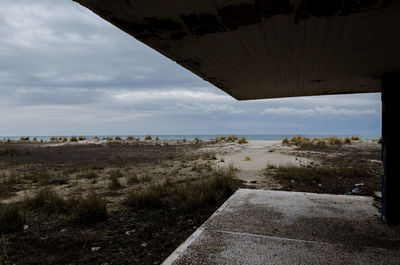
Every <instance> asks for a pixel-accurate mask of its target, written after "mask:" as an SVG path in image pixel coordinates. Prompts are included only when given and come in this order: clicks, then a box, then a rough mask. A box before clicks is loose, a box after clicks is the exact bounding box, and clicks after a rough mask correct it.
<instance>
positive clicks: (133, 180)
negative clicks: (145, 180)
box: [127, 174, 140, 184]
mask: <svg viewBox="0 0 400 265" xmlns="http://www.w3.org/2000/svg"><path fill="white" fill-rule="evenodd" d="M139 182H140V180H139V178H138V177H137V176H136V175H135V174H133V175H131V176H129V177H128V180H127V183H128V184H136V183H139Z"/></svg>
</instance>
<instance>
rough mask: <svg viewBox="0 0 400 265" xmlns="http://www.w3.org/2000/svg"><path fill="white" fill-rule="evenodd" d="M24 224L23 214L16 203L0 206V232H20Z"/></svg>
mask: <svg viewBox="0 0 400 265" xmlns="http://www.w3.org/2000/svg"><path fill="white" fill-rule="evenodd" d="M24 223H25V212H24V210H23V209H22V207H21V205H19V204H17V203H9V204H0V232H2V233H7V232H13V231H18V230H21V229H22V227H23V225H24Z"/></svg>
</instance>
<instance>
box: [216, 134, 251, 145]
mask: <svg viewBox="0 0 400 265" xmlns="http://www.w3.org/2000/svg"><path fill="white" fill-rule="evenodd" d="M215 141H216V142H217V143H222V142H226V143H234V142H237V143H239V144H247V143H248V142H247V140H246V138H245V137H242V138H240V139H239V138H238V137H237V136H235V135H230V136H220V137H217V138H215Z"/></svg>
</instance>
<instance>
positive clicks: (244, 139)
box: [238, 137, 249, 144]
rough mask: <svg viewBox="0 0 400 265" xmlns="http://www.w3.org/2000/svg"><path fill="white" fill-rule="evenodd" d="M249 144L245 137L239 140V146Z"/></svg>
mask: <svg viewBox="0 0 400 265" xmlns="http://www.w3.org/2000/svg"><path fill="white" fill-rule="evenodd" d="M247 143H249V142H248V141H247V140H246V138H245V137H242V138H240V139H239V140H238V144H247Z"/></svg>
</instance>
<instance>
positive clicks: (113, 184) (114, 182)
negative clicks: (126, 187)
mask: <svg viewBox="0 0 400 265" xmlns="http://www.w3.org/2000/svg"><path fill="white" fill-rule="evenodd" d="M108 188H109V189H110V190H119V189H120V188H122V185H121V183H120V182H119V180H118V178H116V177H112V178H110V183H109V184H108Z"/></svg>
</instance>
